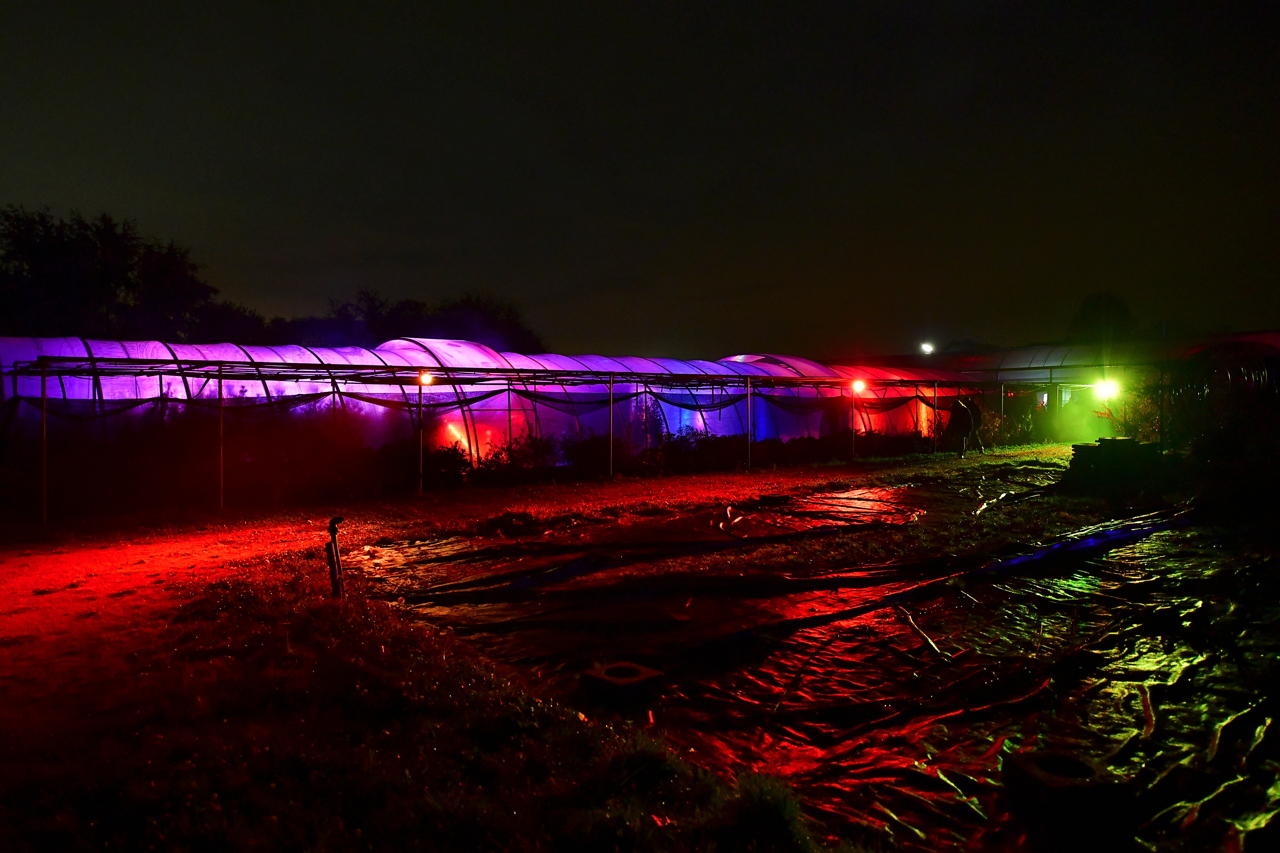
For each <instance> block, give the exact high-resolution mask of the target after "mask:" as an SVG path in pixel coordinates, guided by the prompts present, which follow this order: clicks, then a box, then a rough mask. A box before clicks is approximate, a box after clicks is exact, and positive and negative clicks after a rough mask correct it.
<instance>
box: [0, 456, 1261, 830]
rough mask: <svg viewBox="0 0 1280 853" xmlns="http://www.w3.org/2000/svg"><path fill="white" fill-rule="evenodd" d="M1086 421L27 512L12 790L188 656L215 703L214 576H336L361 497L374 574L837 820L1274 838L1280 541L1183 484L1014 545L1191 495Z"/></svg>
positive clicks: (568, 698) (13, 578)
mask: <svg viewBox="0 0 1280 853" xmlns="http://www.w3.org/2000/svg"><path fill="white" fill-rule="evenodd" d="M1067 452H1068V451H1067V450H1064V449H1049V450H1039V451H1024V452H1020V453H1016V454H1003V455H1001V454H993V455H990V456H986V457H976V458H974V457H971V458H969V459H966V460H953V459H946V460H941V461H938V460H934V461H921V462H918V463H913V464H911V465H907V466H884V465H876V466H869V465H868V466H862V467H860V468H858V469H854V470H850V469H847V468H819V469H794V470H788V471H779V472H756V473H739V474H726V475H709V476H702V477H682V478H666V479H656V480H626V481H616V482H613V483H607V484H568V485H560V486H538V487H523V488H519V489H483V490H481V489H475V490H462V491H460V492H456V493H451V494H438V495H429V496H427V497H426V498H423V499H420V500H414V501H406V502H400V503H395V504H376V505H363V506H355V507H351V506H348V507H334V508H322V509H312V510H308V511H305V512H288V513H280V514H275V515H266V516H256V517H244V518H239V519H235V520H231V521H228V520H224V519H217V518H205V519H196V520H188V521H185V522H179V523H174V524H171V525H169V526H167V527H164V528H162V529H154V528H148V527H147V526H146V521H145V520H138V519H134V520H131V521H125V522H117V523H116V525H115V526H114V528H113V526H112V524H111V523H103V522H97V523H95V524H96V527H95V528H93V529H88V530H83V529H82V530H79V531H77V530H72V529H70V528H69V527H67V526H61V527H57V528H55V530H54V531H53V532H52V533H44V532H39V533H37V532H33V531H29V530H22V529H17V530H13V529H11V530H10V531H8V534H7V535H8V537H9V539H10V540H11V541H15V540H16V541H17V543H18V544H14V545H11V546H9V547H6V548H4V550H3V551H0V619H2V620H3V621H2V622H0V690H2V691H3V695H4V701H3V703H0V715H2V718H0V725H2V727H3V729H2V730H3V731H4V732H6V733H7V734H6V736H5V740H4V747H3V752H2V754H0V761H3V767H4V770H5V773H4V776H5V778H7V779H8V780H10V781H9V785H10V787H9V788H7V789H6V791H7V792H8V793H12V792H13V791H14V790H16V788H15V787H13V786H18V785H21V784H22V782H23V780H35V781H36V782H39V783H40V784H43V785H45V786H46V787H45V788H44V790H46V791H48V790H54V789H56V782H57V780H58V779H59V778H61V777H62V776H63V775H67V774H71V773H72V769H71V768H75V771H76V772H81V771H83V770H84V767H83V766H77V762H76V756H77V755H88V756H98V755H100V754H101V752H100V750H98V749H97V746H98V745H99V744H100V743H101V742H103V740H104V738H110V737H112V736H115V735H118V734H119V733H120V732H121V731H124V730H129V729H139V728H140V727H141V726H144V725H145V724H146V723H145V721H146V719H147V714H148V708H147V707H146V702H147V700H148V696H149V695H150V694H149V693H148V690H147V689H146V688H145V685H146V683H147V679H158V678H165V679H169V680H172V679H174V678H178V679H179V681H181V680H182V679H184V678H185V679H186V680H187V682H190V684H189V685H187V687H185V688H184V689H188V692H190V693H192V699H191V701H192V702H193V703H195V704H197V705H198V703H199V701H200V697H199V695H198V694H199V693H200V690H199V685H198V684H197V683H196V681H197V680H198V679H197V677H196V676H195V675H192V674H191V673H190V672H186V673H185V674H184V673H183V672H181V671H180V670H181V669H182V668H181V667H175V666H174V665H172V661H171V660H170V659H169V657H168V656H171V654H172V653H171V652H169V651H167V650H169V649H177V648H181V647H182V643H183V642H184V640H183V639H182V638H183V632H184V630H186V629H185V628H184V623H183V618H185V617H183V613H184V608H189V607H190V606H191V604H192V602H207V601H208V600H209V597H210V595H211V590H214V593H213V594H215V595H216V590H217V588H218V587H217V585H218V584H220V583H223V584H225V583H229V582H234V583H236V584H249V585H252V584H254V583H258V582H260V581H259V579H260V578H263V579H265V578H267V577H268V576H270V577H272V578H275V576H276V575H279V574H280V573H283V574H284V575H288V574H289V573H291V572H292V573H296V572H299V571H301V572H304V573H306V574H307V584H308V586H307V587H306V590H305V594H306V595H311V596H319V595H322V593H323V587H324V578H323V574H324V566H323V559H322V556H321V550H320V548H321V546H322V543H323V540H324V538H325V525H326V523H327V521H328V518H329V516H330V515H331V514H342V515H345V516H346V517H347V518H348V521H347V522H346V523H345V524H344V526H343V541H344V544H345V547H346V549H347V553H348V556H349V561H348V562H349V565H350V566H351V568H352V570H353V579H354V580H355V582H354V583H353V587H352V588H353V591H354V592H355V593H356V594H360V595H364V596H367V597H368V598H369V599H371V600H381V601H385V602H386V603H387V604H388V605H390V607H389V608H387V612H389V613H394V614H398V615H396V616H395V617H394V618H397V619H401V620H403V621H405V622H407V623H414V622H420V623H424V624H427V625H429V626H432V627H433V629H443V630H445V631H447V632H449V634H450V635H451V636H454V637H461V638H463V639H464V640H465V642H466V643H468V644H469V646H470V647H471V648H475V649H479V650H480V651H481V652H482V653H483V655H485V656H487V657H488V658H489V659H491V660H493V661H494V662H495V665H496V666H499V667H503V668H504V671H507V672H510V673H512V674H513V676H514V677H515V678H516V679H517V680H518V681H519V682H520V683H522V684H523V685H524V687H523V688H522V689H526V690H528V691H529V692H530V693H531V694H535V695H538V696H546V697H554V698H555V699H556V700H557V701H561V702H563V703H565V706H566V707H567V708H571V709H573V710H574V712H575V713H582V716H584V717H586V716H588V715H589V716H590V717H591V718H592V719H602V720H608V721H612V722H613V723H614V724H616V726H618V727H620V728H621V729H626V728H628V727H631V728H637V729H642V730H645V731H650V732H653V733H660V734H661V735H662V736H664V737H665V739H666V741H667V742H668V743H670V744H671V745H672V747H673V748H675V749H677V750H679V753H680V755H682V756H683V757H685V758H686V759H687V760H690V761H692V762H694V763H695V764H696V765H698V766H702V767H705V768H707V769H709V770H711V771H712V772H714V773H716V774H718V775H720V776H721V777H722V778H724V779H728V780H732V779H734V778H735V777H736V776H737V775H738V774H740V773H742V772H744V771H762V772H766V773H769V774H772V775H777V776H781V777H782V778H784V779H786V780H787V781H788V782H790V783H791V784H792V785H793V786H794V787H795V788H796V790H797V791H798V792H800V794H801V795H802V797H803V799H804V802H805V805H806V810H807V812H808V814H809V815H810V816H811V818H812V820H813V821H814V823H813V826H814V827H815V831H816V833H817V834H818V835H819V836H820V837H824V838H827V839H828V840H829V841H834V840H836V839H839V838H845V839H854V840H857V841H859V842H867V843H870V844H872V845H879V846H884V847H891V848H893V847H906V848H912V849H939V848H956V849H959V848H982V849H1022V848H1024V847H1027V846H1032V847H1037V848H1039V849H1046V850H1048V849H1073V848H1074V846H1076V845H1080V844H1089V845H1091V846H1095V847H1101V848H1103V849H1143V848H1144V847H1146V848H1149V849H1170V850H1173V849H1209V848H1212V847H1216V846H1228V847H1229V846H1231V845H1237V846H1240V845H1243V843H1244V842H1245V841H1248V843H1249V846H1250V849H1263V848H1261V847H1259V845H1263V844H1265V843H1266V842H1267V841H1268V840H1269V839H1270V836H1269V835H1268V833H1269V832H1270V829H1269V823H1270V816H1271V815H1272V814H1274V813H1275V812H1276V811H1277V810H1280V804H1278V800H1280V793H1277V792H1280V785H1277V784H1275V770H1276V766H1277V765H1276V756H1275V754H1274V752H1275V749H1274V747H1275V743H1274V740H1275V739H1274V737H1271V738H1270V739H1269V738H1268V733H1269V732H1270V720H1271V712H1270V710H1269V709H1270V708H1271V705H1270V702H1271V699H1270V693H1269V691H1268V690H1267V689H1266V688H1265V686H1264V685H1265V684H1266V683H1267V679H1268V678H1269V677H1270V672H1271V671H1270V669H1269V668H1268V667H1270V666H1271V664H1270V663H1269V662H1270V660H1272V659H1273V658H1274V654H1273V652H1274V651H1275V646H1276V645H1277V644H1276V643H1275V642H1274V632H1273V631H1271V629H1270V627H1269V626H1270V625H1271V624H1272V623H1273V622H1274V620H1273V619H1272V614H1271V612H1270V610H1269V609H1268V608H1270V607H1271V606H1272V605H1271V603H1272V601H1273V600H1274V599H1275V596H1272V595H1271V594H1270V587H1268V586H1266V584H1267V583H1269V582H1270V581H1269V580H1267V579H1268V578H1269V575H1266V574H1263V572H1264V571H1265V567H1266V565H1268V564H1269V563H1268V560H1269V557H1268V556H1267V555H1265V554H1258V553H1255V552H1251V551H1249V550H1248V549H1246V548H1240V547H1236V546H1235V545H1234V544H1233V543H1232V542H1231V541H1230V539H1229V537H1225V536H1224V534H1223V533H1222V532H1221V531H1217V530H1209V529H1205V528H1202V527H1199V526H1196V525H1194V524H1192V523H1190V522H1188V521H1186V519H1185V518H1184V517H1180V516H1177V515H1176V511H1173V510H1171V511H1167V512H1165V513H1164V514H1163V515H1157V516H1149V517H1147V518H1146V519H1142V520H1139V522H1135V524H1134V525H1133V527H1132V530H1133V531H1136V533H1135V535H1134V536H1133V537H1132V539H1131V540H1124V541H1117V542H1105V543H1101V544H1099V543H1093V540H1091V539H1089V538H1088V537H1085V539H1086V540H1088V541H1083V540H1081V541H1082V542H1083V544H1081V546H1080V548H1079V549H1077V550H1076V551H1074V552H1072V554H1071V555H1069V556H1064V554H1065V552H1063V553H1062V554H1059V555H1058V557H1056V558H1054V559H1051V560H1048V561H1044V562H1041V563H1036V564H1034V565H1033V564H1024V563H1018V562H1016V559H1015V560H1014V561H1013V562H1010V561H1009V560H1010V558H1017V557H1020V556H1024V555H1028V554H1034V553H1035V550H1036V546H1037V545H1039V544H1044V543H1045V542H1048V541H1051V540H1053V539H1054V538H1055V537H1056V536H1058V535H1059V534H1062V533H1064V532H1065V531H1068V530H1071V529H1076V528H1081V527H1085V526H1087V525H1089V524H1093V523H1096V522H1103V521H1106V520H1107V519H1108V518H1109V517H1111V516H1119V515H1133V514H1139V513H1143V512H1150V511H1152V510H1160V509H1161V507H1159V506H1155V505H1149V506H1141V507H1135V506H1126V505H1124V504H1123V503H1116V502H1114V501H1112V502H1109V501H1106V500H1101V499H1097V498H1092V497H1088V496H1084V497H1080V496H1076V497H1064V496H1061V495H1056V494H1054V493H1053V491H1052V489H1050V490H1048V491H1046V490H1045V487H1046V486H1049V485H1050V484H1052V482H1053V481H1054V480H1056V478H1057V474H1058V473H1059V472H1060V470H1061V467H1062V465H1063V464H1064V463H1065V454H1066V453H1067ZM815 496H816V497H815ZM1145 500H1146V501H1147V502H1148V503H1151V502H1152V501H1151V498H1150V497H1148V498H1146V499H1145ZM1155 503H1159V501H1158V500H1156V501H1155ZM1146 528H1150V529H1149V530H1148V529H1146ZM1095 538H1096V537H1095ZM1091 543H1093V544H1091ZM1001 558H1003V559H1004V560H1005V562H1004V563H999V560H1000V559H1001ZM993 560H995V561H996V562H994V563H993ZM273 573H274V574H273ZM277 580H278V579H277ZM261 582H263V583H265V582H266V581H265V580H263V581H261ZM272 582H276V581H275V580H273V581H272ZM188 633H189V631H188ZM424 636H425V635H424ZM285 639H286V642H287V640H288V638H287V636H286V638H285ZM236 665H237V664H236V663H235V662H234V660H233V661H230V662H228V663H226V664H224V666H225V667H231V668H234V667H235V666H236ZM618 667H622V668H618ZM627 667H631V668H630V669H628V668H627ZM175 673H176V674H175ZM200 677H204V676H200ZM222 677H226V676H225V674H224V676H222ZM236 677H237V678H239V677H244V678H251V677H259V678H260V677H267V676H263V675H261V674H259V675H254V674H253V673H249V674H245V673H241V674H239V675H237V676H236ZM187 682H183V684H187ZM180 686H181V685H180ZM140 721H141V722H140ZM224 722H225V720H224ZM398 757H399V756H397V758H398ZM95 760H96V759H95ZM50 780H52V782H51V781H50ZM50 785H52V786H53V787H50ZM50 796H52V795H50ZM48 800H49V797H46V798H45V800H44V801H43V802H45V803H46V804H47V803H48ZM1117 804H1118V805H1117ZM1082 816H1085V817H1087V819H1082ZM68 820H70V818H69V819H68ZM655 823H656V825H657V826H658V827H662V826H663V824H662V821H661V820H659V819H657V818H655ZM321 846H323V845H321ZM659 846H661V845H659ZM334 849H342V845H341V844H338V845H337V846H336V847H334ZM531 849H532V846H531Z"/></svg>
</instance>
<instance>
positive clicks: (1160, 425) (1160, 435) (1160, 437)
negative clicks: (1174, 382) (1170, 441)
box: [1156, 369, 1164, 453]
mask: <svg viewBox="0 0 1280 853" xmlns="http://www.w3.org/2000/svg"><path fill="white" fill-rule="evenodd" d="M1156 391H1158V392H1159V394H1160V420H1159V421H1157V422H1156V423H1157V430H1156V440H1157V441H1159V442H1160V452H1161V453H1164V370H1163V369H1161V371H1160V384H1159V385H1157V386H1156Z"/></svg>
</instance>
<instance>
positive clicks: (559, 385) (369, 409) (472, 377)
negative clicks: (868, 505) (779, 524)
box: [0, 338, 968, 458]
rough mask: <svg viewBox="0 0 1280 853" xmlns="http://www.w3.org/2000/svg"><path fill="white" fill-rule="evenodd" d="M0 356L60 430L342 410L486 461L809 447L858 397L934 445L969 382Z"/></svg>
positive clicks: (218, 351) (229, 351) (434, 359)
mask: <svg viewBox="0 0 1280 853" xmlns="http://www.w3.org/2000/svg"><path fill="white" fill-rule="evenodd" d="M0 359H2V360H3V365H4V370H5V374H6V378H7V381H6V382H5V383H4V392H3V401H4V403H5V404H6V405H9V406H10V407H13V406H14V405H16V404H17V403H18V402H19V401H25V402H26V403H27V404H28V406H29V407H30V408H31V409H36V408H39V407H40V406H42V405H43V406H44V408H45V409H46V410H48V411H49V412H51V413H52V414H53V416H54V417H72V418H74V417H85V416H94V417H100V418H110V417H112V416H116V415H121V414H124V413H126V412H134V413H137V412H138V409H139V408H141V407H146V406H152V407H154V406H164V407H166V408H173V407H182V406H202V407H209V406H222V407H227V406H232V407H236V408H241V407H246V406H270V407H272V408H276V409H298V408H303V409H308V410H312V409H317V408H329V407H334V406H338V407H342V408H344V409H349V410H351V411H355V412H359V413H361V414H363V415H364V416H366V417H367V418H368V419H369V426H368V431H367V433H366V435H365V439H366V441H367V443H369V444H372V445H378V444H381V443H384V442H385V441H386V440H388V439H389V438H390V437H391V436H393V435H395V434H397V433H400V432H403V430H404V429H406V428H409V429H412V430H418V429H420V428H423V427H427V428H428V435H427V436H426V441H427V443H428V445H433V444H435V445H438V444H443V445H449V444H454V443H458V444H460V445H461V446H462V448H463V449H464V450H466V451H467V452H468V453H469V454H471V455H473V456H475V457H477V458H479V457H483V456H485V455H487V454H489V453H490V452H492V450H494V449H495V448H496V447H498V446H500V445H504V444H506V443H508V442H510V441H512V440H513V439H515V438H516V437H518V436H520V435H522V434H530V435H537V436H548V435H552V436H558V435H579V436H580V435H588V434H595V435H600V434H606V433H609V432H611V431H612V432H613V433H614V434H615V435H616V436H617V437H619V438H620V439H621V440H623V441H626V442H629V443H632V444H635V443H639V444H643V443H644V442H645V441H646V438H647V437H653V436H660V435H663V434H675V433H679V432H681V431H684V430H695V431H699V432H708V433H712V434H718V435H740V434H747V433H749V434H751V435H752V437H753V438H754V439H755V440H757V441H759V440H765V439H771V438H778V439H782V440H787V439H789V438H794V437H797V436H801V435H805V436H814V435H818V434H820V433H822V432H824V431H830V430H832V429H838V428H840V427H841V426H844V427H846V428H847V425H848V423H849V417H850V414H851V413H852V412H853V411H854V408H855V404H854V401H855V400H856V401H857V402H856V410H857V424H858V430H859V431H865V432H879V433H887V434H900V433H903V432H919V433H924V434H928V433H929V432H930V431H931V429H932V426H931V420H930V418H931V413H932V412H933V410H934V409H935V408H936V407H941V408H945V405H944V404H945V402H946V401H945V400H944V399H943V398H947V397H951V396H954V395H955V394H957V393H961V390H962V389H961V388H960V387H959V386H961V385H964V384H965V383H966V382H967V381H968V380H966V379H965V378H964V377H963V376H960V375H959V374H954V373H947V372H943V371H937V370H927V369H921V368H915V369H909V370H894V369H890V368H883V367H866V368H858V367H840V366H827V365H822V364H819V363H817V362H815V361H811V360H809V359H805V358H799V357H796V356H780V355H762V354H748V355H736V356H732V357H730V358H725V359H721V360H720V361H714V362H713V361H696V360H695V361H678V360H676V359H668V358H640V357H635V356H620V357H615V358H610V357H606V356H598V355H581V356H566V355H551V354H548V355H535V356H530V355H520V354H518V353H499V352H496V351H494V350H492V349H490V348H489V347H486V346H484V345H482V344H477V343H471V342H469V341H447V340H424V339H416V338H413V339H409V338H406V339H399V340H394V341H389V342H387V343H384V344H382V345H381V346H378V347H376V348H373V349H366V348H362V347H342V348H334V349H326V348H319V347H302V346H284V347H252V346H239V345H237V344H215V345H203V346H201V345H187V344H166V343H160V342H155V341H145V342H123V341H88V340H83V339H80V338H52V339H39V338H0ZM855 382H856V383H857V385H856V390H855V384H854V383H855ZM935 399H937V400H938V401H939V402H938V403H937V404H936V406H935ZM41 401H44V402H43V403H42V402H41ZM10 417H11V418H12V415H11V416H10ZM610 423H612V430H611V429H610Z"/></svg>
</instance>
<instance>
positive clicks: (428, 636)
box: [0, 555, 819, 851]
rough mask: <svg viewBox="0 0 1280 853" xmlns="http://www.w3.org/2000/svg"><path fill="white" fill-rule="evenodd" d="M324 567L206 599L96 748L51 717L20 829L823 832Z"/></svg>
mask: <svg viewBox="0 0 1280 853" xmlns="http://www.w3.org/2000/svg"><path fill="white" fill-rule="evenodd" d="M314 568H315V567H314V564H306V563H304V562H303V558H302V557H301V556H300V555H295V556H289V557H286V558H284V559H283V560H277V561H274V562H270V563H267V562H265V561H263V562H258V563H255V564H253V565H250V566H245V567H241V568H240V569H239V571H238V572H237V574H236V576H234V577H232V578H229V579H226V580H223V581H219V582H216V583H214V584H212V585H211V586H210V587H209V588H207V589H206V590H204V591H203V593H202V594H200V595H198V596H197V597H195V598H194V599H193V600H191V601H190V602H189V603H188V604H186V605H185V606H184V607H183V608H182V609H181V610H180V612H179V613H178V614H177V615H176V616H175V617H174V619H173V621H172V624H171V626H170V627H169V629H168V630H167V631H165V632H163V637H162V638H161V640H160V641H159V642H158V643H157V644H156V645H154V646H153V647H151V648H148V649H144V650H141V651H140V652H139V657H138V671H137V672H136V674H135V676H136V677H135V678H134V682H133V684H131V685H129V686H128V687H127V688H125V689H123V690H122V692H121V694H120V695H119V696H116V697H114V698H113V699H111V700H110V701H108V700H106V699H104V700H103V704H104V705H107V706H109V707H108V708H107V709H106V711H105V713H104V714H103V715H102V716H101V717H97V718H90V719H89V720H87V721H86V725H88V726H89V727H90V730H88V731H85V732H82V733H80V734H81V735H82V736H83V737H84V739H85V741H87V742H89V743H91V744H92V746H90V747H82V746H76V747H74V748H67V749H65V750H63V751H60V750H59V748H58V745H57V743H56V736H57V734H58V733H57V732H42V733H36V737H37V739H40V738H42V737H43V738H46V739H47V740H48V743H46V744H45V747H46V748H43V749H36V750H35V751H34V752H33V759H32V760H31V761H30V763H29V764H28V765H27V766H26V767H25V768H24V770H23V772H22V773H20V774H17V775H16V776H10V777H9V778H8V779H7V780H6V781H5V782H4V783H3V784H2V785H0V825H2V826H4V827H5V829H4V830H0V846H3V847H5V849H13V850H24V849H27V850H72V851H74V850H90V849H95V850H96V849H127V850H146V849H163V850H176V851H201V850H229V849H234V850H358V849H389V848H393V847H394V848H397V849H410V850H418V849H427V850H459V851H463V850H465V851H476V850H531V851H541V850H547V851H559V850H663V851H667V850H669V851H683V850H690V851H692V850H709V849H721V850H729V849H733V850H779V851H782V850H786V851H792V850H795V851H809V850H817V849H819V847H818V845H817V844H816V843H815V842H814V841H813V840H812V838H811V837H810V836H809V834H808V831H807V828H806V825H805V821H804V819H803V817H802V815H801V813H800V810H799V807H798V803H797V802H796V801H795V798H794V794H792V793H791V792H790V791H789V789H787V788H786V787H785V786H783V785H781V783H777V782H770V781H767V780H758V779H754V778H751V779H747V780H744V781H742V782H741V783H740V784H739V785H738V786H737V787H733V786H731V785H726V784H725V783H723V782H721V781H720V780H718V779H717V778H716V777H714V776H712V775H711V774H709V773H707V772H705V771H703V770H700V769H697V768H695V767H694V766H692V765H690V764H688V763H687V762H685V761H683V760H681V759H680V758H678V757H677V756H676V755H675V754H674V753H673V752H672V751H671V750H670V749H668V748H667V747H666V746H665V745H664V744H663V743H662V741H661V740H660V739H658V738H656V737H652V736H650V735H648V734H646V733H645V732H643V731H637V730H635V729H630V728H627V727H624V726H621V725H612V724H603V723H598V722H595V721H593V720H589V719H586V718H585V717H584V716H582V715H581V714H579V713H578V712H577V711H576V710H574V709H572V708H570V707H567V706H566V705H564V704H562V703H560V702H557V701H555V700H554V699H551V698H547V697H543V696H540V695H538V693H537V691H536V690H531V689H530V688H529V685H527V684H524V683H522V682H521V681H520V680H519V679H518V678H517V677H516V676H515V675H514V674H512V673H509V672H504V671H502V670H501V669H500V668H499V667H497V666H496V665H494V664H492V663H490V662H487V661H484V660H482V659H479V658H478V657H477V656H476V655H475V653H474V652H472V651H471V650H470V648H469V647H467V646H466V645H464V644H462V643H460V642H458V641H457V640H455V639H454V638H453V637H452V636H451V635H449V634H447V633H441V632H436V631H432V630H430V629H427V628H423V627H421V626H417V625H413V624H410V623H408V622H407V621H405V620H403V619H402V618H401V617H400V616H399V615H398V614H397V613H396V612H395V611H394V610H393V609H391V608H389V607H387V606H385V605H383V604H381V603H376V602H368V601H365V600H363V599H362V598H361V597H360V596H359V593H360V590H359V589H356V590H355V592H356V595H355V596H354V597H352V598H349V599H347V600H345V601H342V602H334V601H329V600H326V599H324V598H323V597H322V590H321V589H320V588H319V586H318V584H317V583H316V582H315V581H314V580H313V579H312V577H309V576H314V575H315V574H316V572H315V571H314ZM353 585H358V582H357V583H356V584H353ZM95 726H96V728H95Z"/></svg>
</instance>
